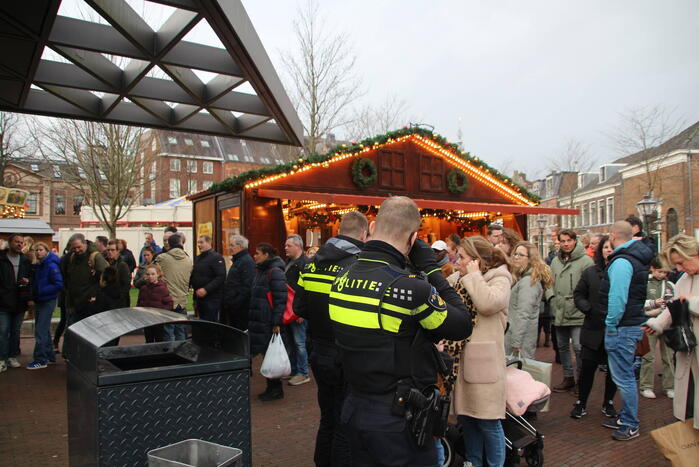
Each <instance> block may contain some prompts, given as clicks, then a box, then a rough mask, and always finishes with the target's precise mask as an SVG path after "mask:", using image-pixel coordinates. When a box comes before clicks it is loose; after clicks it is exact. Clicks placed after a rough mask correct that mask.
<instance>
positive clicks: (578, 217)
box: [575, 205, 583, 227]
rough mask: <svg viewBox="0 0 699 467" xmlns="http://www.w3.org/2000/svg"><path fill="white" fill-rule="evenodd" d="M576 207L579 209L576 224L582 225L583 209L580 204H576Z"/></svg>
mask: <svg viewBox="0 0 699 467" xmlns="http://www.w3.org/2000/svg"><path fill="white" fill-rule="evenodd" d="M575 209H577V210H578V214H576V215H575V225H576V226H578V227H580V226H582V225H583V220H582V219H583V218H582V209H581V208H580V205H578V206H575Z"/></svg>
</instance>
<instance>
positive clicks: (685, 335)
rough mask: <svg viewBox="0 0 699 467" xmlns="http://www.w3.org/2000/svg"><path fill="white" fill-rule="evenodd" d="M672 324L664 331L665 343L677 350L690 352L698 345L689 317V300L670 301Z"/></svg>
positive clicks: (668, 305)
mask: <svg viewBox="0 0 699 467" xmlns="http://www.w3.org/2000/svg"><path fill="white" fill-rule="evenodd" d="M667 307H668V309H669V310H670V315H671V316H672V325H671V326H670V327H669V328H668V329H666V330H665V332H663V334H662V337H663V340H664V341H665V344H666V345H667V346H668V347H670V348H671V349H672V350H674V351H675V352H689V351H690V350H692V349H694V347H696V346H697V338H696V336H695V335H694V330H693V329H692V321H691V319H690V318H689V308H688V307H689V302H687V301H686V300H685V301H681V300H673V301H671V302H668V304H667Z"/></svg>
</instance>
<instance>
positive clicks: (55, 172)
mask: <svg viewBox="0 0 699 467" xmlns="http://www.w3.org/2000/svg"><path fill="white" fill-rule="evenodd" d="M53 176H54V177H55V178H61V168H60V167H59V166H57V165H54V166H53Z"/></svg>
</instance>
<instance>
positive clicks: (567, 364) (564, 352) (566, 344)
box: [556, 326, 582, 378]
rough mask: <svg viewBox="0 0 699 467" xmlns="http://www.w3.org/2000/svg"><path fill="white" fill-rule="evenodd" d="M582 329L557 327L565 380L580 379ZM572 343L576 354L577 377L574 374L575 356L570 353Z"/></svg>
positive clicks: (577, 327)
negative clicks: (571, 342)
mask: <svg viewBox="0 0 699 467" xmlns="http://www.w3.org/2000/svg"><path fill="white" fill-rule="evenodd" d="M580 329H581V326H556V339H557V341H558V342H557V344H558V353H559V354H560V356H561V365H563V376H564V377H565V378H573V377H575V376H577V377H578V378H579V377H580V367H581V365H582V360H581V359H580V348H581V347H580ZM570 341H573V351H574V352H575V368H576V371H575V375H574V374H573V356H572V355H571V353H570Z"/></svg>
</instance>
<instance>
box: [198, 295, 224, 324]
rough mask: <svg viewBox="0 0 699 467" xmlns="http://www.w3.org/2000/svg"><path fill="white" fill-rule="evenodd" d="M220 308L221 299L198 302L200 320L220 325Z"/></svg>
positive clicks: (200, 300)
mask: <svg viewBox="0 0 699 467" xmlns="http://www.w3.org/2000/svg"><path fill="white" fill-rule="evenodd" d="M220 308H221V299H220V298H209V299H204V300H202V299H199V300H197V312H198V313H199V319H203V320H204V321H213V322H215V323H218V322H219V321H218V311H219V309H220Z"/></svg>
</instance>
